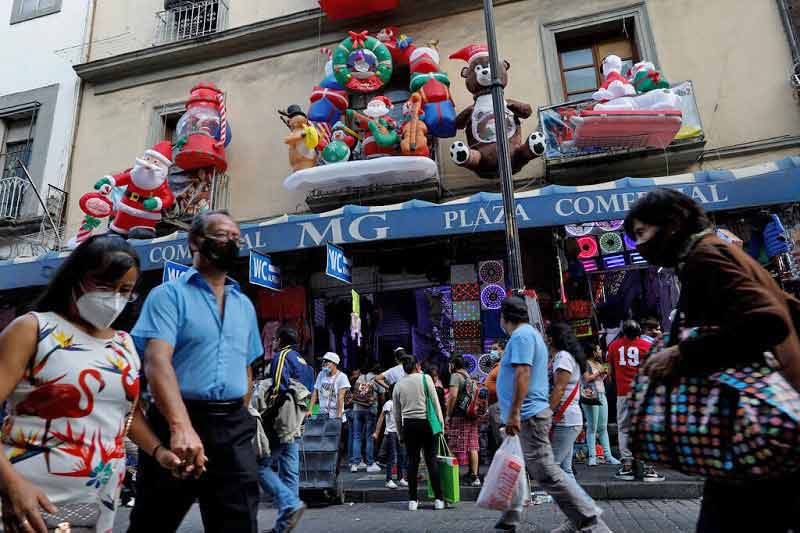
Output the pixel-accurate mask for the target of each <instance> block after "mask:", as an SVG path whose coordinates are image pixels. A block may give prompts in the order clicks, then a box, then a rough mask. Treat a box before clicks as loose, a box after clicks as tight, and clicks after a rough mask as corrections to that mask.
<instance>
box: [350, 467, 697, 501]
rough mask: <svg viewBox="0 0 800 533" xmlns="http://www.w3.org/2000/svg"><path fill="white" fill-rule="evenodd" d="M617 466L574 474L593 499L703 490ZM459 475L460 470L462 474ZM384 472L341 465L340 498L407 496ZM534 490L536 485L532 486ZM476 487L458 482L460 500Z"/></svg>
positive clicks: (675, 495)
mask: <svg viewBox="0 0 800 533" xmlns="http://www.w3.org/2000/svg"><path fill="white" fill-rule="evenodd" d="M618 468H619V467H616V466H612V465H598V466H593V467H588V466H586V465H584V464H576V465H575V477H576V479H577V480H578V483H580V484H581V486H582V487H583V488H584V490H586V492H588V493H589V495H590V496H591V497H592V498H594V499H595V500H620V499H636V500H640V499H691V498H699V497H700V496H701V495H702V492H703V481H702V480H700V479H698V478H693V477H689V476H686V475H683V474H680V473H678V472H675V471H671V470H664V469H658V471H659V473H661V474H663V475H664V476H666V480H665V481H662V482H658V483H645V482H643V481H619V480H617V479H615V478H614V474H615V473H616V472H617V469H618ZM487 470H488V466H485V465H482V467H481V477H483V475H485V474H486V471H487ZM462 475H463V473H462ZM384 479H385V473H384V472H380V473H376V474H368V473H366V472H364V471H361V472H358V473H355V474H351V473H350V471H349V470H345V469H344V468H343V469H342V470H340V472H339V481H340V483H341V484H342V486H343V488H344V501H346V502H357V503H367V502H397V501H405V500H407V499H408V496H407V493H406V489H404V488H402V487H398V488H397V489H387V488H386V487H385V486H384V483H385V481H384ZM426 486H427V485H425V484H421V485H420V488H421V490H420V494H421V497H423V498H424V497H425V493H426V491H425V487H426ZM533 490H534V491H535V490H536V487H535V486H534V487H533ZM479 492H480V488H474V487H467V486H464V485H462V486H461V489H460V493H461V499H462V500H463V501H475V500H477V499H478V493H479Z"/></svg>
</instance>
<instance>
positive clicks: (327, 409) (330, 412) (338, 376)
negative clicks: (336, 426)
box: [308, 352, 350, 422]
mask: <svg viewBox="0 0 800 533" xmlns="http://www.w3.org/2000/svg"><path fill="white" fill-rule="evenodd" d="M339 361H340V359H339V356H338V355H336V354H335V353H333V352H328V353H326V354H325V355H323V356H322V372H320V373H319V375H317V382H316V383H315V384H314V392H313V393H312V394H311V405H310V406H309V407H308V414H309V416H310V415H311V412H312V411H313V410H314V405H315V404H316V403H317V401H319V412H320V414H321V415H323V416H327V417H329V418H339V419H341V420H342V422H346V421H347V420H346V419H345V416H344V395H345V394H346V393H347V389H349V388H350V381H349V380H348V379H347V376H345V375H344V373H342V372H340V371H339Z"/></svg>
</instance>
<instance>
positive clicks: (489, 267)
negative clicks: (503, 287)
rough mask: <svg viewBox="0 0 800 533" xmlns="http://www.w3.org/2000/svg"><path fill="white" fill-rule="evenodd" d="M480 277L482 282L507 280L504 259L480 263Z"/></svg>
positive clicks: (500, 282)
mask: <svg viewBox="0 0 800 533" xmlns="http://www.w3.org/2000/svg"><path fill="white" fill-rule="evenodd" d="M478 278H479V279H480V281H481V283H485V284H490V283H499V284H502V283H503V282H504V281H505V278H506V274H505V268H504V267H503V262H502V261H496V260H493V261H483V262H481V263H478Z"/></svg>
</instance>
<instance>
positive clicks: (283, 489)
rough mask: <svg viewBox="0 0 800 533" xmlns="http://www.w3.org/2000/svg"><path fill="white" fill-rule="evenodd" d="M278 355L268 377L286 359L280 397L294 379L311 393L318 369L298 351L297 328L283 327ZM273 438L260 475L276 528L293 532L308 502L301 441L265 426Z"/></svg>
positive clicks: (277, 340) (278, 334) (276, 346)
mask: <svg viewBox="0 0 800 533" xmlns="http://www.w3.org/2000/svg"><path fill="white" fill-rule="evenodd" d="M272 349H273V352H274V353H275V354H276V355H275V357H274V358H273V360H272V362H271V363H270V365H269V369H268V371H267V377H269V378H272V381H273V383H274V382H275V379H276V376H275V374H276V372H277V371H278V366H279V365H280V360H281V358H285V362H284V363H283V371H282V372H281V383H280V386H279V388H278V397H279V398H284V397H285V394H286V393H287V392H288V391H289V387H290V384H291V381H292V380H293V379H294V380H296V381H299V382H300V383H302V384H303V386H304V387H305V388H307V389H308V390H309V392H311V391H313V390H314V369H313V368H312V367H311V365H309V364H308V363H307V362H306V360H305V359H303V358H302V357H301V356H300V354H299V353H298V352H297V331H295V330H294V329H293V328H290V327H287V326H283V327H281V328H279V329H278V331H277V332H276V333H275V339H273V343H272ZM264 429H265V431H266V434H267V437H268V438H269V447H270V456H269V457H265V458H263V459H262V460H261V461H260V462H259V464H258V477H259V479H260V480H261V487H262V488H263V489H264V492H265V493H266V494H267V495H269V496H270V497H272V499H273V500H274V502H275V504H276V506H277V507H278V516H277V517H276V519H275V527H274V528H273V529H272V531H275V532H276V533H283V532H284V531H291V530H292V529H293V528H294V527H295V526H296V525H297V523H298V522H299V521H300V517H301V516H302V514H303V511H304V510H305V507H306V506H305V504H304V503H303V502H302V501H301V500H300V444H299V443H298V442H297V440H298V439H295V440H294V441H293V442H289V443H282V442H280V440H279V439H278V438H277V436H276V435H275V434H274V433H275V432H274V431H273V430H272V428H271V427H265V428H264Z"/></svg>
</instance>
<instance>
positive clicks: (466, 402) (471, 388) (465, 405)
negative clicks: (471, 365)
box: [456, 374, 489, 419]
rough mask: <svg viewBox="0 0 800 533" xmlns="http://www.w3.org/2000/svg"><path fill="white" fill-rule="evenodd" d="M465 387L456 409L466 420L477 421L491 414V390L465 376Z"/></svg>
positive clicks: (460, 394)
mask: <svg viewBox="0 0 800 533" xmlns="http://www.w3.org/2000/svg"><path fill="white" fill-rule="evenodd" d="M461 375H462V376H464V378H465V380H464V385H462V387H461V390H460V391H459V393H458V398H457V400H456V408H457V409H458V411H459V412H460V413H461V414H463V415H464V416H465V417H466V418H469V419H477V418H482V417H484V416H486V414H487V413H488V412H489V389H487V388H486V386H485V385H483V384H479V383H478V382H476V381H475V380H474V379H471V378H470V377H468V376H467V375H465V374H461Z"/></svg>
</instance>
